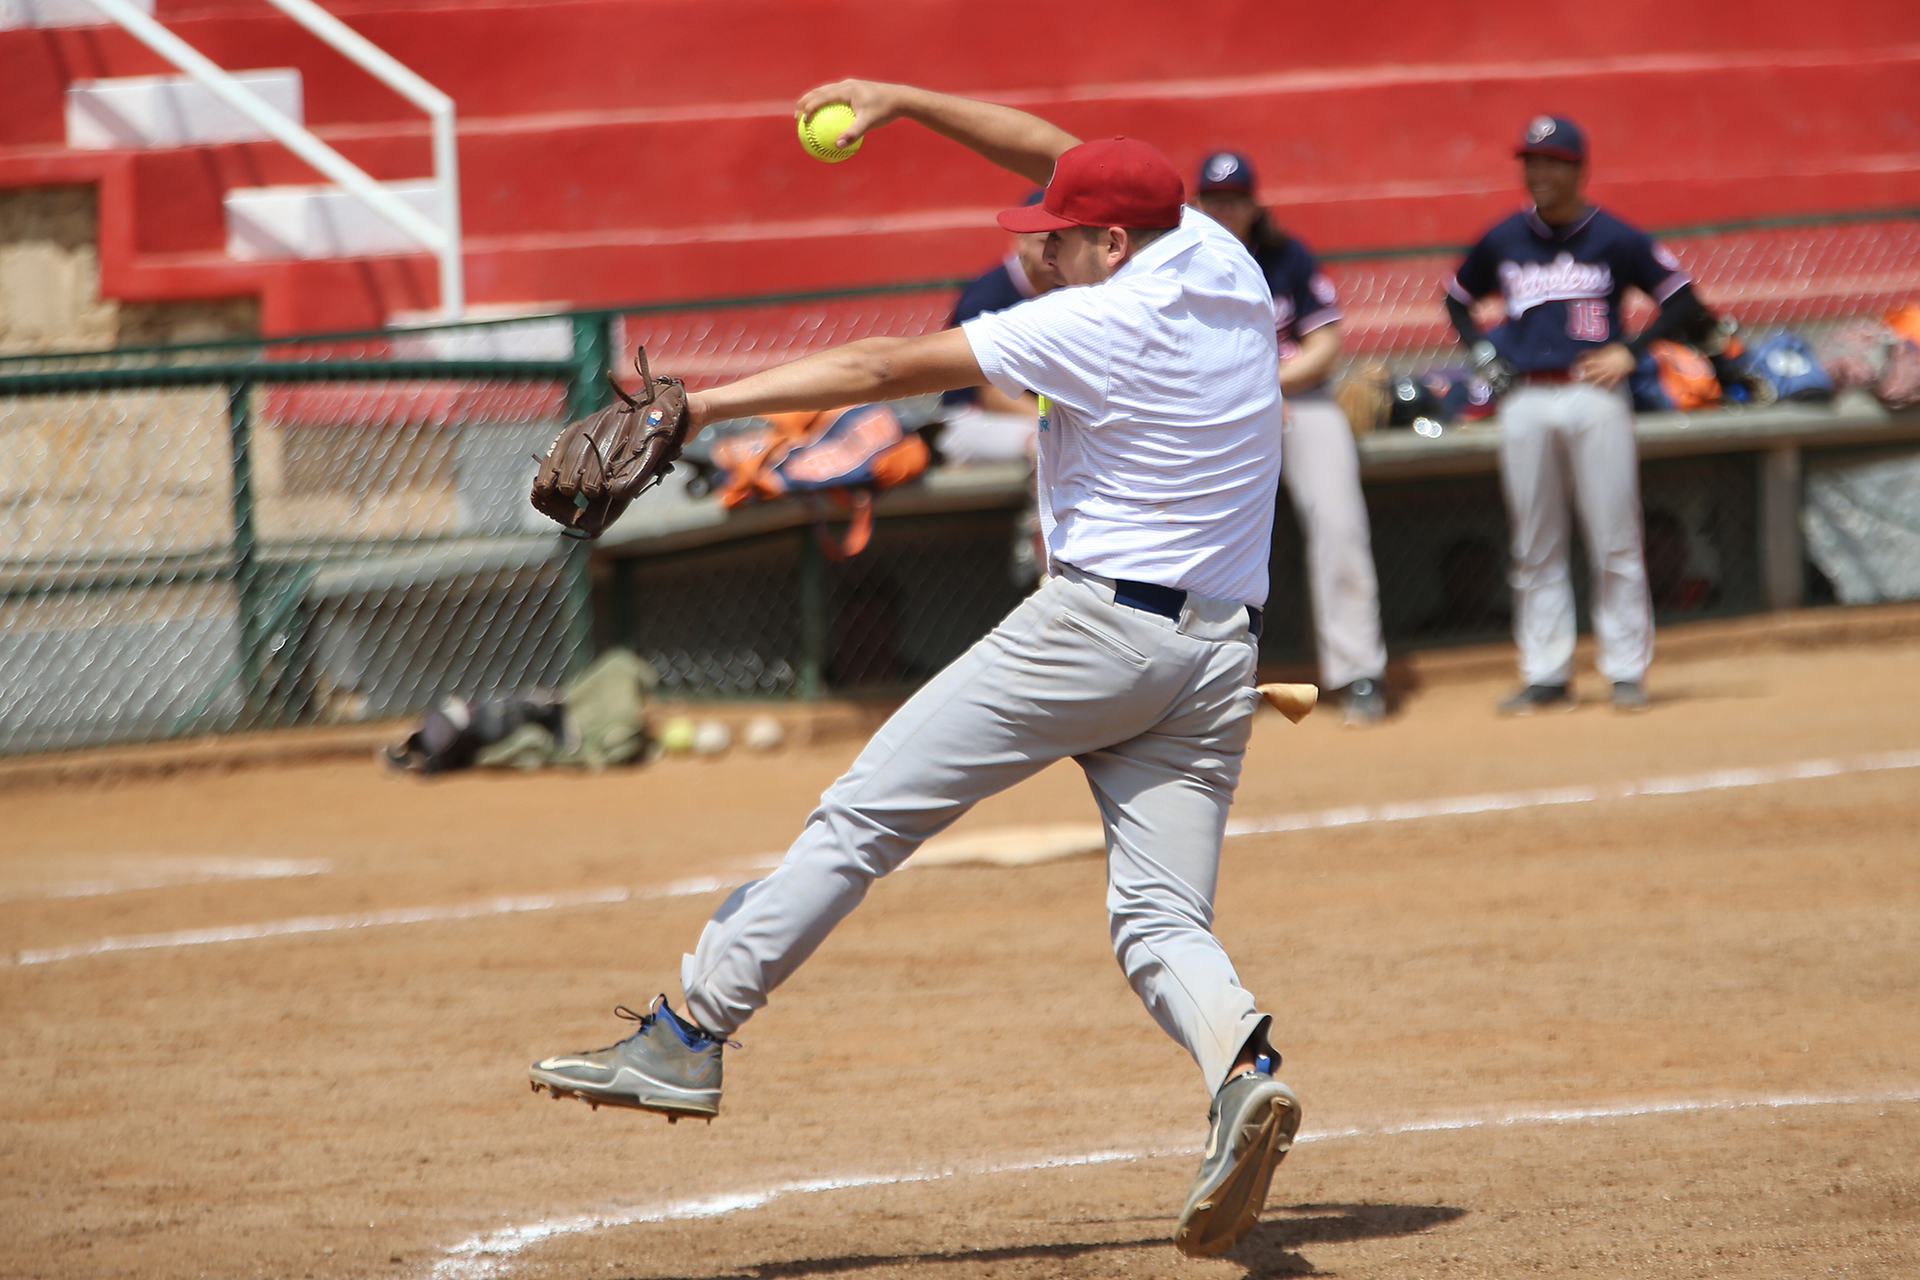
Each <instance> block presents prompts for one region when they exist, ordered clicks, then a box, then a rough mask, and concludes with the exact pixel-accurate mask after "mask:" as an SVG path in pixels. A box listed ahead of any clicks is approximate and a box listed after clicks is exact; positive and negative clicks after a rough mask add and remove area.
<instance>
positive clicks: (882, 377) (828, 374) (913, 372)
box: [687, 329, 985, 429]
mask: <svg viewBox="0 0 1920 1280" xmlns="http://www.w3.org/2000/svg"><path fill="white" fill-rule="evenodd" d="M983 381H985V375H984V374H983V373H981V371H980V365H979V363H978V362H977V361H975V360H974V358H973V348H972V346H971V345H969V344H968V342H967V340H966V338H965V337H964V336H963V335H962V334H961V332H960V331H959V330H958V329H947V330H943V331H942V332H940V333H932V334H927V335H925V336H923V337H918V338H864V339H862V340H860V341H859V342H852V343H848V344H847V345H846V346H844V347H835V348H833V349H832V350H830V351H817V352H815V353H814V354H812V355H810V356H802V357H801V358H800V359H798V360H795V361H793V362H792V363H791V364H783V365H781V366H779V367H778V368H775V369H768V370H765V371H764V372H761V373H756V374H754V375H753V376H751V377H747V378H742V379H741V380H740V381H738V382H732V383H728V384H727V385H726V386H723V387H715V388H713V389H712V390H709V391H701V392H697V393H695V394H694V395H691V396H689V397H688V398H687V399H688V408H689V411H690V413H691V414H692V416H693V426H694V427H695V428H696V429H698V428H699V427H703V426H705V425H706V424H707V423H709V422H718V421H722V420H724V419H727V418H747V417H756V416H764V415H766V414H770V413H794V412H798V411H802V410H809V409H812V410H819V409H837V408H839V407H841V406H842V405H849V404H864V403H866V402H868V401H872V400H896V399H899V398H901V397H902V396H915V395H921V394H923V393H925V392H929V391H949V390H952V389H953V388H955V387H971V386H977V385H978V384H980V383H981V382H983Z"/></svg>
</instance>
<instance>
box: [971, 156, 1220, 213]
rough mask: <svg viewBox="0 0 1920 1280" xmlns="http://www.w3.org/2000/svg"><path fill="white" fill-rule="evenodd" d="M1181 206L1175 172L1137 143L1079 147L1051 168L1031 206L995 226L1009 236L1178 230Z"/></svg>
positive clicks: (1184, 197)
mask: <svg viewBox="0 0 1920 1280" xmlns="http://www.w3.org/2000/svg"><path fill="white" fill-rule="evenodd" d="M1186 201H1187V191H1186V188H1185V187H1184V186H1183V185H1182V184H1181V182H1180V171H1179V170H1178V169H1175V168H1174V167H1173V161H1171V160H1169V159H1167V157H1166V156H1165V155H1164V154H1162V153H1161V151H1160V148H1158V147H1156V146H1153V145H1152V144H1150V143H1146V142H1141V141H1140V140H1138V139H1137V138H1101V139H1098V140H1097V141H1094V142H1083V143H1081V144H1080V145H1079V146H1077V147H1070V148H1068V149H1067V150H1066V151H1063V152H1062V153H1061V154H1060V158H1059V159H1058V160H1056V161H1054V163H1053V181H1052V182H1049V183H1048V184H1047V194H1046V198H1045V199H1043V200H1042V201H1041V202H1040V203H1039V204H1036V205H1025V206H1022V207H1021V208H1018V209H1008V210H1007V211H1006V212H1005V213H1002V214H1001V215H1000V225H1001V226H1003V227H1005V228H1006V229H1007V230H1009V231H1059V230H1061V229H1062V228H1064V227H1137V228H1139V229H1141V230H1143V231H1151V230H1154V229H1157V228H1163V227H1177V226H1179V225H1180V210H1181V209H1182V208H1183V207H1184V206H1185V204H1186Z"/></svg>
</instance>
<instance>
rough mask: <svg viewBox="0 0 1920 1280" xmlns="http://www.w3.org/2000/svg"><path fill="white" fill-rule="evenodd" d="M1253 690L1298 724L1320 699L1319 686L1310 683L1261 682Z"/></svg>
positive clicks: (1269, 704)
mask: <svg viewBox="0 0 1920 1280" xmlns="http://www.w3.org/2000/svg"><path fill="white" fill-rule="evenodd" d="M1254 688H1255V690H1256V691H1257V692H1258V693H1259V694H1260V696H1261V697H1263V698H1265V699H1266V700H1267V705H1268V706H1270V707H1272V708H1273V709H1274V710H1275V711H1278V712H1279V713H1280V714H1281V715H1283V716H1285V717H1286V718H1287V719H1289V720H1291V721H1293V722H1294V723H1295V724H1299V723H1300V722H1301V721H1302V720H1305V719H1306V718H1307V712H1309V711H1311V710H1313V704H1314V703H1316V702H1318V701H1320V687H1319V686H1318V685H1312V684H1262V685H1255V686H1254Z"/></svg>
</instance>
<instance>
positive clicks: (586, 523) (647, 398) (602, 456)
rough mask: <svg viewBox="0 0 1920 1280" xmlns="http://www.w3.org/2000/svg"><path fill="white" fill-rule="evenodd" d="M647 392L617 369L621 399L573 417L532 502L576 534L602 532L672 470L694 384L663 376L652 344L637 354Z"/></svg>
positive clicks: (550, 451)
mask: <svg viewBox="0 0 1920 1280" xmlns="http://www.w3.org/2000/svg"><path fill="white" fill-rule="evenodd" d="M633 367H634V368H635V369H637V370H639V373H640V394H639V396H638V397H637V398H636V397H634V396H630V395H628V394H627V393H626V392H625V391H624V390H622V389H621V386H620V384H619V383H617V382H613V376H612V375H611V374H609V375H608V376H607V381H609V382H613V393H614V394H615V395H616V396H618V397H619V398H620V403H618V404H612V405H608V406H607V407H606V408H604V409H602V410H600V412H598V413H595V414H591V415H589V416H588V417H585V418H582V419H580V420H579V421H578V422H571V423H568V424H567V427H566V429H565V430H563V431H562V432H561V433H560V434H559V435H558V436H557V437H555V439H554V442H553V443H552V444H551V445H549V446H548V448H547V456H546V458H545V459H544V460H543V461H542V462H541V463H540V470H539V471H538V472H537V473H535V475H534V477H533V509H534V510H535V511H538V512H539V513H540V514H541V515H543V516H546V517H547V518H549V519H551V520H553V521H556V522H557V523H559V524H560V525H561V526H562V532H564V533H566V534H568V535H569V536H571V537H575V538H597V537H599V536H600V535H601V534H602V533H605V532H606V530H607V526H608V525H610V524H612V523H613V522H614V521H615V520H618V519H619V518H620V515H621V513H622V512H624V511H625V510H626V509H627V504H628V503H630V502H632V501H633V500H634V499H635V498H637V497H639V496H640V495H641V494H642V493H644V492H645V491H646V490H648V489H649V488H651V487H652V486H654V485H656V484H658V483H659V482H660V480H661V478H662V477H663V476H665V475H666V474H667V472H669V471H671V470H673V460H674V459H675V458H677V457H679V456H680V446H681V445H682V444H684V443H685V442H686V438H687V389H686V387H685V386H684V385H682V383H681V381H680V379H678V378H656V377H654V376H653V371H652V370H651V369H649V368H648V367H647V352H646V348H644V347H642V348H641V349H640V352H639V354H638V355H636V356H634V358H633Z"/></svg>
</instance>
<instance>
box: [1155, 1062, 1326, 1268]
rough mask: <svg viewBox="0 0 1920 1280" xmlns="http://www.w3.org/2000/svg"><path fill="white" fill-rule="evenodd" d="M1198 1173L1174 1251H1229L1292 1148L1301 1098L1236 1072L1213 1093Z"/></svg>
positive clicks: (1268, 1080) (1261, 1075)
mask: <svg viewBox="0 0 1920 1280" xmlns="http://www.w3.org/2000/svg"><path fill="white" fill-rule="evenodd" d="M1207 1121H1208V1127H1207V1149H1206V1151H1205V1153H1204V1154H1203V1155H1202V1157H1201V1160H1200V1173H1199V1175H1198V1176H1196V1177H1195V1178H1194V1180H1193V1188H1192V1189H1191V1190H1190V1191H1188V1192H1187V1204H1186V1207H1185V1208H1184V1209H1182V1210H1181V1211H1180V1224H1179V1225H1178V1226H1177V1227H1175V1228H1174V1232H1173V1245H1174V1248H1176V1249H1178V1250H1180V1252H1182V1253H1184V1254H1186V1255H1187V1256H1188V1257H1189V1258H1211V1257H1214V1256H1215V1255H1217V1254H1222V1253H1225V1252H1226V1251H1227V1250H1229V1249H1231V1248H1233V1246H1234V1243H1235V1242H1236V1241H1238V1240H1239V1239H1240V1237H1241V1236H1243V1235H1245V1234H1246V1233H1247V1231H1248V1230H1249V1229H1251V1228H1252V1226H1253V1224H1254V1223H1256V1222H1258V1221H1260V1210H1261V1209H1262V1208H1263V1207H1265V1205H1266V1203H1267V1188H1268V1187H1269V1186H1271V1185H1272V1184H1273V1171H1274V1169H1276V1168H1277V1167H1279V1164H1280V1162H1281V1161H1282V1160H1284V1159H1285V1158H1286V1155H1287V1152H1288V1151H1289V1150H1291V1149H1292V1147H1293V1135H1294V1133H1295V1132H1296V1131H1298V1130H1299V1128H1300V1100H1299V1099H1298V1098H1296V1097H1294V1096H1293V1090H1291V1089H1289V1088H1287V1086H1286V1085H1284V1084H1282V1083H1280V1081H1278V1080H1275V1079H1274V1078H1273V1076H1272V1074H1271V1073H1270V1072H1266V1071H1253V1072H1250V1073H1249V1074H1247V1075H1244V1076H1236V1077H1235V1078H1234V1079H1232V1080H1229V1081H1227V1082H1226V1083H1225V1084H1223V1085H1221V1086H1220V1092H1218V1093H1216V1094H1214V1095H1213V1109H1212V1110H1211V1111H1210V1112H1208V1114H1207Z"/></svg>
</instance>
